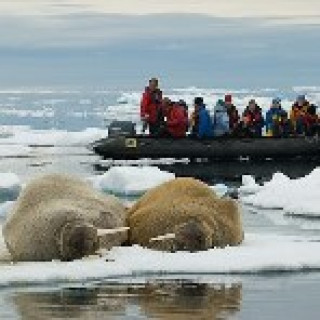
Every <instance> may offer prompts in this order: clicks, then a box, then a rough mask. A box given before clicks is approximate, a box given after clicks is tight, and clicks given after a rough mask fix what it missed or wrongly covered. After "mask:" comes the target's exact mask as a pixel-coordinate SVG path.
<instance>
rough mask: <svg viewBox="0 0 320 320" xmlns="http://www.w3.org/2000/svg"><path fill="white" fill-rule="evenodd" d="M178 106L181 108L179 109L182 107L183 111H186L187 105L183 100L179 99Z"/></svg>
mask: <svg viewBox="0 0 320 320" xmlns="http://www.w3.org/2000/svg"><path fill="white" fill-rule="evenodd" d="M178 105H179V106H181V107H183V108H185V109H188V105H187V103H186V102H185V101H184V100H183V99H180V100H179V101H178Z"/></svg>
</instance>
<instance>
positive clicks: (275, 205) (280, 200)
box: [242, 168, 320, 217]
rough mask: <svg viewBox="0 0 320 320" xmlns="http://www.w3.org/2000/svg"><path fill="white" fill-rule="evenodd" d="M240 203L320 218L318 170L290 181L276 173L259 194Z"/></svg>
mask: <svg viewBox="0 0 320 320" xmlns="http://www.w3.org/2000/svg"><path fill="white" fill-rule="evenodd" d="M242 201H243V202H244V203H245V204H250V205H253V206H256V207H260V208H266V209H282V210H283V211H284V212H286V213H290V214H295V215H306V216H311V215H312V216H319V217H320V168H317V169H315V170H313V171H312V172H311V173H310V174H309V175H307V176H305V177H303V178H300V179H293V180H291V179H290V178H288V177H287V176H285V175H283V174H282V173H276V174H275V175H274V176H273V178H272V180H271V181H270V182H267V183H265V184H264V185H263V186H262V187H261V190H260V191H259V192H257V193H256V194H254V195H250V196H247V197H244V198H243V199H242Z"/></svg>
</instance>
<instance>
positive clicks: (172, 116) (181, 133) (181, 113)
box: [167, 105, 188, 138]
mask: <svg viewBox="0 0 320 320" xmlns="http://www.w3.org/2000/svg"><path fill="white" fill-rule="evenodd" d="M187 127H188V115H187V113H186V110H185V108H184V107H182V106H179V105H174V106H173V107H172V108H171V109H170V110H169V111H168V113H167V128H168V132H169V134H170V135H171V136H173V137H174V138H181V137H185V135H186V130H187Z"/></svg>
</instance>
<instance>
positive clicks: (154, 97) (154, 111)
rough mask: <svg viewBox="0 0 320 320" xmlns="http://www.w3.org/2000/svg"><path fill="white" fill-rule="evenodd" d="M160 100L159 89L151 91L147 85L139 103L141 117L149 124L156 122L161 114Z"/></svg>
mask: <svg viewBox="0 0 320 320" xmlns="http://www.w3.org/2000/svg"><path fill="white" fill-rule="evenodd" d="M161 102H162V92H161V90H159V89H157V90H155V91H151V90H150V88H149V87H146V89H145V92H144V93H143V95H142V99H141V103H140V117H141V119H143V120H146V121H147V122H148V123H149V124H156V123H158V122H159V121H160V118H161V116H162V108H161Z"/></svg>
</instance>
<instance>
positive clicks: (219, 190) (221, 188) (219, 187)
mask: <svg viewBox="0 0 320 320" xmlns="http://www.w3.org/2000/svg"><path fill="white" fill-rule="evenodd" d="M211 189H212V190H213V191H214V192H215V193H216V194H217V195H218V196H219V197H223V196H225V195H226V194H227V193H228V191H229V188H228V186H226V185H225V184H223V183H219V184H216V185H214V186H211Z"/></svg>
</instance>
